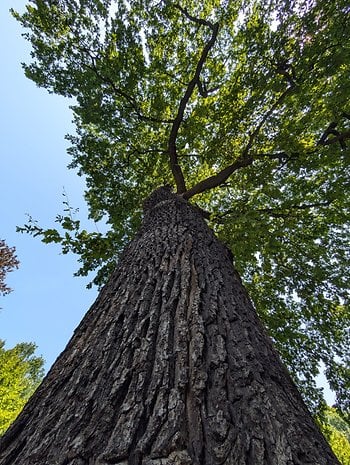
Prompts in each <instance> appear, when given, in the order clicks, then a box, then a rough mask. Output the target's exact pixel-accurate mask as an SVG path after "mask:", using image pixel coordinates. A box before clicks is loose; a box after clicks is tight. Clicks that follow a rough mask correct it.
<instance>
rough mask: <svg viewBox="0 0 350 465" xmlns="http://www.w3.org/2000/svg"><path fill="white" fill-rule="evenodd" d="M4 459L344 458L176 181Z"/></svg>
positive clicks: (20, 463)
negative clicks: (315, 416) (320, 425)
mask: <svg viewBox="0 0 350 465" xmlns="http://www.w3.org/2000/svg"><path fill="white" fill-rule="evenodd" d="M0 447H1V449H0V451H1V452H0V464H1V465H95V464H96V465H110V464H114V465H117V464H118V465H190V464H193V465H202V464H203V465H219V464H224V465H231V464H232V465H248V464H249V465H263V464H264V465H306V464H315V465H316V464H317V465H332V464H338V463H339V462H338V461H337V459H336V458H335V457H334V455H333V454H332V452H331V451H330V449H329V447H328V445H327V443H326V441H325V440H324V438H323V436H322V435H321V433H320V432H319V431H318V429H317V427H316V426H315V424H314V423H313V421H312V418H311V416H310V415H309V413H308V411H307V409H306V407H305V405H304V403H303V401H302V399H301V397H300V395H299V393H298V391H297V389H296V387H295V386H294V384H293V383H292V381H291V379H290V377H289V375H288V373H287V371H286V369H285V368H284V366H283V364H282V363H281V361H280V360H279V357H278V355H277V354H276V352H275V350H274V349H273V347H272V344H271V342H270V340H269V338H268V336H267V335H266V333H265V331H264V329H263V328H262V326H261V324H260V322H259V320H258V318H257V315H256V312H255V310H254V308H253V306H252V304H251V302H250V300H249V298H248V296H247V294H246V291H245V289H244V287H243V286H242V283H241V281H240V278H239V276H238V275H237V273H236V272H235V270H234V268H233V265H232V260H231V256H230V252H229V251H228V250H227V248H226V247H225V246H224V245H222V244H221V243H220V242H219V241H218V240H217V239H216V238H215V236H214V234H213V233H212V232H211V231H210V229H209V228H208V227H207V225H206V224H205V222H204V220H203V219H202V217H201V215H200V213H199V212H197V211H196V210H195V209H194V208H193V207H191V206H190V205H189V204H188V203H187V201H186V200H184V199H182V198H181V197H179V196H177V195H175V194H171V193H170V192H169V191H168V190H167V189H165V188H163V189H160V190H158V191H156V192H155V193H154V194H153V195H152V196H151V197H150V199H149V200H148V201H147V202H146V203H145V217H144V221H143V225H142V228H141V231H140V232H139V234H138V235H137V237H136V238H135V239H134V240H133V241H132V242H131V243H130V245H129V246H128V248H127V249H126V251H125V253H124V255H123V257H122V259H121V261H120V263H119V265H118V267H117V269H116V271H115V272H114V274H113V276H112V277H111V279H110V282H109V284H108V285H106V286H105V288H104V289H103V290H102V292H101V293H100V295H99V297H98V299H97V300H96V302H95V304H94V305H93V306H92V307H91V309H90V310H89V312H88V313H87V315H86V316H85V318H84V319H83V321H82V322H81V324H80V325H79V327H78V328H77V330H76V331H75V333H74V335H73V337H72V339H71V341H70V342H69V344H68V346H67V348H66V349H65V351H64V352H63V353H62V354H61V356H60V357H59V358H58V360H57V361H56V363H55V364H54V366H53V368H52V369H51V371H50V372H49V374H48V375H47V377H46V378H45V380H44V381H43V383H42V385H41V386H40V388H39V389H38V390H37V392H36V393H35V394H34V396H33V397H32V399H31V400H30V401H29V403H28V404H27V406H26V408H25V409H24V411H23V412H22V414H21V415H20V417H19V418H18V419H17V421H16V422H15V423H14V424H13V426H12V427H11V428H10V430H9V431H8V432H7V434H5V436H4V437H3V438H2V439H1V446H0Z"/></svg>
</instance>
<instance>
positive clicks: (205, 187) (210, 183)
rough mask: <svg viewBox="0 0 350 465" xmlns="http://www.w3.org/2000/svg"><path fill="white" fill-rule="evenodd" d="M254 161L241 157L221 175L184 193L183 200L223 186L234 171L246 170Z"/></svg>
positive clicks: (215, 175) (248, 157)
mask: <svg viewBox="0 0 350 465" xmlns="http://www.w3.org/2000/svg"><path fill="white" fill-rule="evenodd" d="M253 161H254V160H253V158H252V157H250V156H248V155H247V156H245V157H240V158H239V159H238V160H236V161H235V162H234V163H232V165H229V166H227V167H226V168H224V169H223V170H221V171H219V173H217V174H214V176H209V178H206V179H204V180H203V181H200V182H199V183H198V184H196V185H195V186H193V187H192V188H191V189H189V190H188V191H186V192H184V193H183V194H182V196H183V198H185V199H190V198H191V197H193V196H194V195H197V194H200V193H202V192H204V191H207V190H209V189H213V188H214V187H217V186H219V185H220V184H223V183H224V182H225V181H226V179H227V178H228V177H229V176H231V174H232V173H233V172H234V171H237V170H239V169H240V168H244V167H245V166H249V165H251V164H252V163H253Z"/></svg>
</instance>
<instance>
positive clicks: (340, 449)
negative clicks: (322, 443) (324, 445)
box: [320, 407, 350, 465]
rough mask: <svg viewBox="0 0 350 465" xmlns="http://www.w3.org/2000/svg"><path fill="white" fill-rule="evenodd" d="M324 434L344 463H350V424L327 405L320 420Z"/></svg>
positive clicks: (344, 464)
mask: <svg viewBox="0 0 350 465" xmlns="http://www.w3.org/2000/svg"><path fill="white" fill-rule="evenodd" d="M320 425H321V429H322V432H323V434H324V435H325V436H326V438H327V440H328V442H329V444H330V445H331V447H332V449H333V451H334V453H335V454H336V456H337V457H338V459H339V461H340V463H341V464H342V465H349V464H350V426H349V424H348V423H347V422H346V421H345V420H344V419H343V418H342V417H341V416H340V415H339V414H338V413H337V412H336V410H335V409H334V408H331V407H327V409H326V411H325V414H324V417H323V420H322V421H321V422H320Z"/></svg>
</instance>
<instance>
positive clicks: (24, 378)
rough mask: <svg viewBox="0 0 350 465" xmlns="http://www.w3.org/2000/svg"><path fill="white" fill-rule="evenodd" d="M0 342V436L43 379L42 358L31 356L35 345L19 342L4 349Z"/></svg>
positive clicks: (3, 343)
mask: <svg viewBox="0 0 350 465" xmlns="http://www.w3.org/2000/svg"><path fill="white" fill-rule="evenodd" d="M4 346H5V342H4V341H1V340H0V435H1V434H3V433H4V432H5V430H6V429H7V428H8V427H9V425H10V424H11V423H12V422H13V421H14V419H15V418H16V417H17V415H18V414H19V412H20V411H21V410H22V408H23V406H24V405H25V403H26V402H27V400H28V399H29V397H30V396H31V395H32V394H33V392H34V391H35V389H36V388H37V387H38V385H39V384H40V382H41V380H42V378H43V376H44V370H43V364H44V360H43V359H42V357H36V356H34V352H35V349H36V346H35V344H33V343H28V342H22V343H20V344H16V345H15V347H13V348H12V349H5V347H4Z"/></svg>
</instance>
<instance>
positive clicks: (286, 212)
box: [213, 200, 332, 221]
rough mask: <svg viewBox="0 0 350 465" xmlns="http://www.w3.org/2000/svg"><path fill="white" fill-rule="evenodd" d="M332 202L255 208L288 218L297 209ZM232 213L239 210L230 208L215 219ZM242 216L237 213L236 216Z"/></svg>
mask: <svg viewBox="0 0 350 465" xmlns="http://www.w3.org/2000/svg"><path fill="white" fill-rule="evenodd" d="M331 203H332V200H328V201H327V202H315V203H307V204H301V205H291V206H290V207H288V208H286V209H284V210H283V209H282V208H280V209H277V208H259V209H257V210H255V212H256V213H266V214H268V215H270V216H272V217H273V218H288V217H290V215H291V213H292V212H293V211H295V210H309V209H310V208H317V207H329V205H330V204H331ZM232 213H237V211H234V210H228V211H226V212H224V213H221V214H220V215H217V216H215V217H214V218H213V219H214V220H219V221H220V220H221V219H223V218H224V217H226V216H229V215H231V214H232ZM238 216H241V215H239V214H238V215H237V214H236V217H238Z"/></svg>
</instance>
